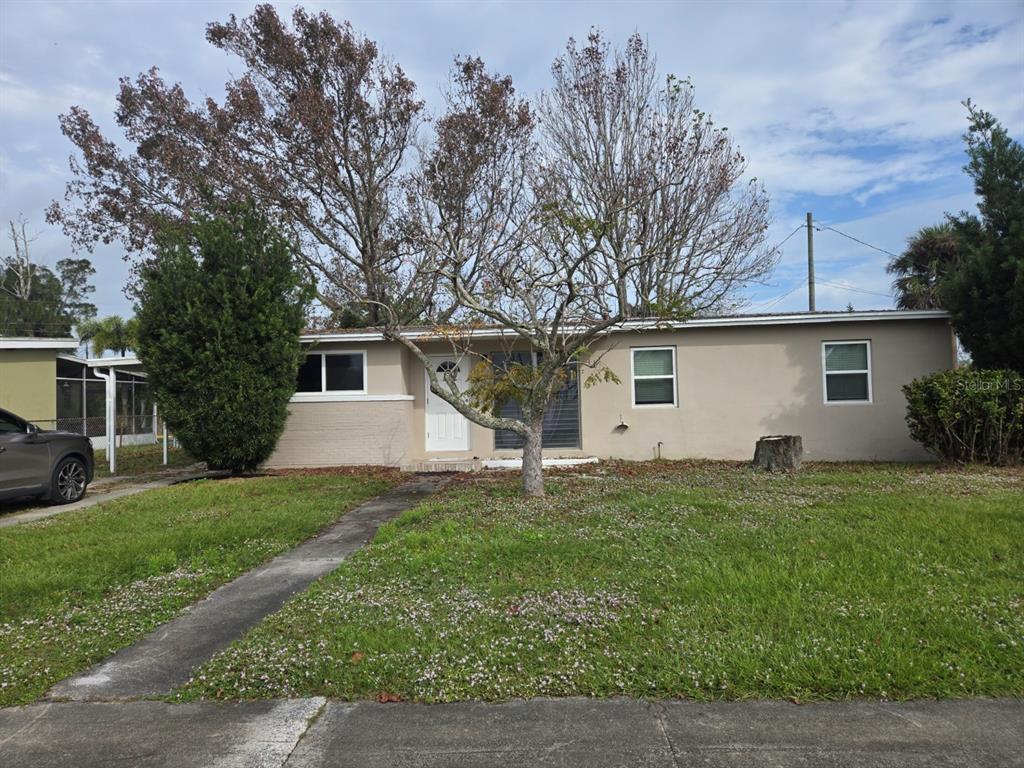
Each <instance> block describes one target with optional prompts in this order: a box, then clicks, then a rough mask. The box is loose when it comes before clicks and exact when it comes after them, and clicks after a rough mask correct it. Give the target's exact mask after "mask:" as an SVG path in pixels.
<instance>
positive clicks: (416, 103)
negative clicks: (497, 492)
mask: <svg viewBox="0 0 1024 768" xmlns="http://www.w3.org/2000/svg"><path fill="white" fill-rule="evenodd" d="M207 37H208V39H209V40H210V41H211V42H212V43H213V44H214V45H217V46H219V47H221V48H223V49H225V50H228V51H230V52H232V53H235V54H237V55H238V56H240V57H241V58H242V59H243V60H244V61H245V63H246V66H247V72H246V73H245V74H244V75H243V76H242V77H240V78H238V79H236V80H233V81H232V82H230V83H229V84H228V86H227V96H226V98H225V100H224V103H223V104H217V103H215V102H213V101H212V100H207V102H206V103H205V105H204V106H203V107H202V108H200V107H197V106H194V105H192V104H191V103H190V102H189V101H188V100H187V99H186V98H185V96H184V93H183V91H182V89H181V87H180V86H177V85H175V86H168V85H166V84H165V83H164V82H163V81H162V80H161V79H160V77H159V75H158V74H157V73H156V71H155V70H152V71H150V72H149V73H146V74H144V75H141V76H140V77H139V78H138V79H137V80H136V81H134V82H132V81H129V80H127V79H124V80H122V83H121V93H120V95H119V109H118V114H117V118H118V122H119V124H120V125H121V126H122V127H123V128H124V130H125V134H126V137H127V138H128V139H129V141H131V142H133V143H134V144H136V145H137V147H138V151H137V153H135V154H134V155H131V156H127V155H124V154H122V153H121V152H119V151H118V149H117V148H116V145H115V144H114V143H113V142H111V141H109V140H107V139H106V138H104V137H103V136H102V135H101V133H100V131H99V129H98V128H97V127H96V125H95V124H94V123H93V121H92V120H91V118H90V117H89V116H88V114H87V113H85V112H84V110H81V109H78V108H73V109H72V110H71V112H70V113H69V114H68V115H66V116H64V117H63V118H62V125H63V128H64V131H65V133H66V134H67V135H68V136H69V138H71V140H72V141H73V142H74V143H75V144H76V145H77V146H78V147H79V149H80V150H81V152H82V158H83V160H82V161H81V162H79V161H73V166H72V170H73V173H74V179H73V180H72V182H71V183H70V184H69V185H68V191H67V196H66V203H65V204H64V205H60V204H56V203H55V204H54V206H53V207H52V208H51V211H50V218H51V220H52V221H59V222H61V223H63V225H64V227H65V230H66V231H67V232H68V233H69V234H70V235H71V236H72V238H73V239H74V241H75V242H76V243H77V244H78V245H89V244H90V243H92V242H94V241H95V240H97V239H105V240H109V239H112V238H115V237H117V238H120V239H122V240H124V241H125V242H126V243H127V244H128V245H129V246H130V247H133V248H135V249H136V250H140V251H144V250H145V249H146V248H147V247H148V245H149V244H150V243H151V242H152V238H153V236H154V234H155V233H156V231H157V230H158V229H159V227H160V226H161V224H162V223H163V222H164V221H165V220H166V218H174V219H183V218H184V219H187V218H188V217H189V215H190V212H191V211H194V210H196V209H197V208H202V207H203V206H204V205H206V204H207V203H208V202H209V200H210V199H211V197H212V198H216V199H240V198H248V199H252V200H254V201H255V202H256V204H257V205H258V206H259V207H260V208H261V209H263V210H264V211H266V212H267V214H268V215H269V216H271V217H273V218H274V219H275V220H276V221H277V223H278V224H279V226H281V227H283V228H284V229H286V231H288V232H289V233H291V236H292V237H293V239H294V241H295V242H296V244H297V246H298V251H299V253H300V256H299V258H300V259H301V261H302V263H303V265H304V266H305V267H306V269H307V270H308V271H309V273H310V274H311V275H312V276H313V277H314V278H315V279H316V281H317V282H318V284H319V287H320V298H321V300H322V301H323V302H324V303H325V304H326V305H327V306H329V307H331V308H334V309H343V308H344V307H346V306H351V305H353V304H360V305H362V306H365V307H366V308H367V309H366V313H367V317H368V322H369V324H370V325H372V326H374V327H377V328H379V329H380V330H381V331H382V332H383V333H384V335H385V336H386V337H387V338H389V339H392V340H394V341H397V342H398V343H401V344H403V345H404V346H405V347H406V348H407V349H408V350H409V351H410V352H411V353H412V354H413V355H414V356H415V357H416V358H417V359H419V360H420V361H422V362H423V363H424V364H425V366H426V371H427V375H428V379H429V381H430V388H431V390H432V391H433V392H434V393H436V394H437V395H438V396H440V397H441V398H443V399H444V400H445V401H447V402H448V403H450V404H451V405H452V406H453V407H454V408H455V409H456V410H457V411H458V412H460V413H462V414H463V415H464V416H466V417H467V418H469V419H470V420H472V421H474V422H476V423H478V424H482V425H484V426H486V427H490V428H493V429H508V430H512V431H513V432H515V433H516V434H518V435H519V436H520V437H521V438H522V440H523V445H524V472H523V478H524V488H525V490H526V492H527V493H530V494H540V493H543V484H542V476H541V448H542V432H543V420H544V414H545V411H546V409H547V408H548V404H549V403H550V402H551V399H552V397H553V396H554V395H555V394H556V393H557V392H558V391H559V390H560V389H561V388H562V387H564V386H565V385H566V382H567V381H568V380H569V378H570V377H573V376H577V377H579V378H580V380H581V381H582V382H583V383H585V384H586V383H592V382H595V381H599V380H614V379H615V377H614V375H613V374H612V373H611V371H609V370H607V369H606V368H604V367H603V366H602V364H601V359H600V355H598V354H594V352H593V349H592V348H593V346H594V343H595V342H596V341H597V340H598V339H599V338H600V337H602V335H604V334H606V333H607V332H609V331H610V330H611V329H614V328H615V327H616V326H618V325H620V324H621V323H623V322H624V321H626V320H628V319H630V318H637V317H650V316H654V315H657V316H659V317H683V316H687V315H689V314H692V313H695V312H716V311H722V310H723V309H727V308H728V307H729V306H730V302H731V301H732V300H733V298H734V295H735V291H736V289H738V288H740V287H741V286H743V285H744V284H746V283H749V282H750V281H752V280H757V279H760V278H761V277H762V276H763V275H764V274H765V273H766V272H767V271H768V270H769V269H770V268H771V266H772V265H773V263H774V260H775V257H776V254H775V253H774V252H773V251H772V250H771V249H768V248H765V247H764V237H765V231H766V228H767V216H768V205H767V197H766V195H765V194H764V192H763V190H762V189H761V188H760V187H759V186H758V185H757V184H756V183H755V182H750V183H748V184H746V185H743V184H742V183H741V180H742V177H743V174H744V170H745V163H744V159H743V157H742V156H741V155H740V154H739V153H738V152H737V151H736V150H735V148H734V146H733V144H732V142H731V141H730V140H729V138H728V135H727V134H726V132H725V130H724V129H718V128H715V127H714V125H713V124H712V122H711V120H710V119H709V118H708V117H707V116H706V115H704V114H703V113H701V112H699V111H697V110H696V109H695V108H694V107H693V90H692V87H691V86H690V84H689V83H688V82H685V81H679V80H676V79H673V78H668V79H666V80H665V81H664V82H663V83H661V82H659V81H658V79H657V71H656V66H655V62H654V59H653V57H652V56H651V55H650V54H649V52H648V51H647V48H646V46H645V45H644V43H643V42H642V40H641V39H640V38H639V37H635V36H634V37H633V38H631V39H630V41H629V43H628V45H627V47H626V49H625V51H623V52H618V51H615V50H613V49H612V48H611V46H609V44H608V43H607V42H606V41H605V40H604V39H603V38H602V37H601V36H600V35H599V34H597V33H594V34H592V35H591V36H590V37H589V38H588V40H587V43H586V44H585V45H583V46H582V47H578V46H577V45H576V44H575V43H574V42H572V41H570V43H569V46H568V48H567V50H566V53H565V54H564V55H563V56H562V57H561V58H559V59H558V60H557V61H556V62H555V65H554V67H553V69H552V73H553V87H552V88H551V90H550V91H549V92H547V93H545V94H543V95H542V96H540V97H539V98H538V99H537V100H536V102H535V104H534V105H532V106H531V105H530V104H529V103H528V102H527V101H524V100H522V99H521V98H519V97H518V96H517V95H516V93H515V90H514V88H513V87H512V83H511V80H510V79H509V78H507V77H500V76H497V75H494V74H491V73H488V72H487V70H486V68H485V67H484V65H483V63H482V62H481V61H479V60H477V59H463V60H458V61H457V62H456V67H455V70H454V72H453V77H452V80H451V85H450V89H449V92H448V94H447V105H446V110H445V111H444V113H443V114H442V115H441V116H440V117H439V119H438V120H437V121H436V124H435V125H434V130H433V131H432V135H431V136H430V138H429V140H427V141H419V140H418V139H422V138H423V137H420V136H418V133H419V128H420V124H421V120H422V118H423V116H422V109H423V104H422V102H421V101H420V100H419V99H418V98H417V97H416V94H415V88H414V86H413V84H412V82H411V81H409V80H408V78H407V77H406V76H405V75H404V73H403V72H402V70H401V69H400V68H399V67H398V66H397V65H395V64H393V63H390V62H387V61H386V60H385V59H383V58H381V56H380V55H379V53H378V51H377V48H376V46H375V45H374V44H373V43H372V42H370V41H368V40H366V39H364V38H361V37H359V36H357V35H356V34H355V33H354V32H353V30H352V29H351V27H350V26H349V25H348V24H338V23H336V22H335V21H334V20H333V19H331V18H330V16H329V15H327V14H325V13H321V14H318V15H315V16H312V15H309V14H307V13H306V12H304V11H302V10H301V9H299V10H296V11H295V12H294V14H293V17H292V28H291V29H289V28H288V27H287V26H286V25H285V24H284V23H283V22H282V21H281V20H280V19H279V18H278V16H277V14H276V12H275V11H274V9H273V8H272V7H270V6H259V7H258V8H257V9H256V11H255V12H254V13H253V14H252V16H250V17H249V18H247V19H244V20H241V21H239V20H237V19H235V18H234V17H232V18H231V19H230V20H229V21H228V22H227V23H225V24H211V25H210V26H209V27H208V33H207ZM411 320H415V321H416V322H418V323H420V324H426V325H428V326H429V327H430V328H431V329H432V331H431V332H430V333H428V334H427V336H426V337H424V336H423V335H422V334H418V335H417V334H412V333H409V332H408V331H407V324H408V323H409V322H410V321H411ZM491 326H493V327H495V328H498V329H500V331H498V337H499V339H500V345H501V346H503V348H504V349H505V351H506V352H507V353H508V354H505V355H502V356H500V359H499V358H495V357H494V356H492V355H488V354H485V353H484V352H483V351H481V347H480V345H479V344H477V343H475V342H476V341H478V337H479V332H480V330H481V329H482V328H484V327H491ZM430 340H433V341H437V340H443V341H445V342H447V343H448V344H450V346H451V348H452V349H453V351H454V352H455V353H456V354H457V355H458V356H459V357H460V358H463V359H465V360H466V364H467V365H471V366H472V368H473V373H472V376H471V384H470V386H469V387H468V389H466V390H465V391H462V390H460V389H459V387H458V385H457V380H456V376H455V373H454V372H453V371H450V370H449V371H447V372H445V371H442V372H441V373H439V372H438V371H436V370H434V369H433V367H432V366H430V365H429V360H428V357H427V355H426V352H425V351H424V350H425V349H426V346H425V341H430ZM513 353H516V354H513ZM517 354H518V355H519V356H518V357H517ZM510 399H511V400H514V401H515V402H516V403H518V405H519V411H520V414H519V415H517V416H515V417H509V416H505V417H502V416H499V415H497V413H498V409H497V406H499V405H501V404H502V403H503V402H506V401H508V400H510Z"/></svg>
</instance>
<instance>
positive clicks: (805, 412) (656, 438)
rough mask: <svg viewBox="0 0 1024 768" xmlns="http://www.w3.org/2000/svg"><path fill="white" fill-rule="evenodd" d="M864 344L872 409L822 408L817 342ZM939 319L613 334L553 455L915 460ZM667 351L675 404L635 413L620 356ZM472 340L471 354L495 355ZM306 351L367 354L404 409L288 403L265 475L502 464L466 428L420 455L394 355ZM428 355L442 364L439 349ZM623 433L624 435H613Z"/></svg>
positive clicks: (416, 393) (406, 370) (373, 375)
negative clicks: (794, 454)
mask: <svg viewBox="0 0 1024 768" xmlns="http://www.w3.org/2000/svg"><path fill="white" fill-rule="evenodd" d="M864 339H867V340H870V341H871V371H872V373H871V376H872V402H871V403H864V404H861V403H858V404H844V405H825V403H824V395H823V379H822V369H821V365H822V363H821V353H822V348H821V345H822V342H824V341H844V340H864ZM950 339H951V336H950V328H949V324H948V322H947V321H945V320H894V321H882V322H877V321H875V322H832V323H816V324H799V325H797V324H792V325H774V326H772V325H765V326H747V327H731V328H721V327H719V328H695V327H690V328H686V329H682V330H676V331H651V332H644V333H624V334H616V335H615V336H613V337H610V338H609V339H607V340H605V341H602V342H599V343H597V344H596V345H595V352H600V353H603V355H604V356H603V358H602V359H603V363H604V364H605V365H608V366H609V367H610V368H612V370H613V371H615V373H616V374H617V375H618V377H619V378H620V379H621V381H622V383H621V384H619V385H616V384H611V383H602V384H598V385H596V386H593V387H591V388H589V389H588V388H581V393H580V399H581V402H580V407H581V439H582V447H581V448H580V449H578V450H574V449H551V450H549V451H546V453H547V455H550V456H581V455H582V456H599V457H618V458H627V459H639V460H643V459H650V458H653V457H654V456H656V455H657V454H658V450H659V448H658V443H659V442H660V443H661V447H660V451H661V456H662V457H664V458H691V457H693V458H715V459H749V458H750V457H751V456H752V455H753V449H754V443H755V442H756V440H757V438H758V437H760V436H762V435H769V434H783V433H784V434H798V435H801V436H802V437H803V442H804V451H805V454H806V457H807V458H808V459H811V460H868V459H878V460H896V461H899V460H919V459H926V458H928V456H927V454H926V453H925V452H924V451H923V450H922V449H921V448H920V446H918V445H917V444H916V443H914V442H913V441H912V440H911V439H910V436H909V434H908V431H907V428H906V423H905V420H904V417H905V412H906V402H905V400H904V397H903V393H902V391H901V387H902V386H903V385H904V384H906V383H908V382H910V381H911V380H913V379H914V378H917V377H919V376H923V375H925V374H928V373H931V372H933V371H937V370H942V369H946V368H949V367H951V366H952V365H953V361H954V357H953V354H952V350H951V344H950ZM640 346H673V347H675V348H676V360H677V403H678V404H677V405H676V406H669V407H664V406H659V407H634V406H633V405H632V394H631V393H632V389H631V388H632V382H631V379H630V349H631V348H632V347H640ZM497 348H498V346H497V345H488V344H486V343H483V342H482V343H481V351H491V350H492V349H497ZM314 349H316V350H318V351H330V350H338V351H341V350H365V351H366V353H367V363H368V367H367V388H368V393H369V395H370V396H371V397H376V396H389V395H391V396H403V397H408V396H412V399H411V400H408V399H406V400H396V401H374V400H370V401H362V402H316V403H309V402H303V403H296V402H293V403H292V404H291V406H290V411H291V415H290V417H289V420H288V424H287V427H286V429H285V433H284V435H283V436H282V438H281V442H280V443H279V445H278V449H277V451H276V452H275V454H274V456H273V457H272V458H271V460H270V461H269V462H268V465H269V466H329V465H332V464H395V465H400V464H403V463H406V464H408V463H412V462H417V461H422V460H424V459H429V458H438V459H442V458H444V459H460V458H506V457H510V456H517V455H519V452H518V451H500V450H495V448H494V434H493V432H492V431H491V430H489V429H486V428H484V427H481V426H479V425H477V424H473V423H470V425H469V428H470V447H469V450H467V451H457V452H456V451H447V452H434V453H430V454H427V452H426V450H425V447H426V436H425V424H426V414H425V411H424V402H425V397H424V395H425V392H426V386H425V377H424V374H423V368H422V366H421V364H420V363H419V361H418V360H417V359H416V358H415V357H414V356H413V355H412V354H410V353H409V352H408V351H406V350H405V349H404V348H402V347H401V346H400V345H398V344H394V343H383V342H368V343H362V344H360V343H351V344H337V343H331V344H319V345H317V346H316V347H315V348H314ZM424 351H426V352H427V353H428V354H446V353H448V354H450V353H451V347H450V346H446V345H444V344H443V343H436V344H427V345H424ZM620 422H624V423H625V424H628V425H629V426H628V428H622V427H620V426H619V425H620Z"/></svg>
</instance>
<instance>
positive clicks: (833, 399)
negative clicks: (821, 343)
mask: <svg viewBox="0 0 1024 768" xmlns="http://www.w3.org/2000/svg"><path fill="white" fill-rule="evenodd" d="M870 377H871V372H870V362H869V359H868V344H867V342H865V341H857V342H849V343H836V344H826V345H825V402H827V403H846V402H858V401H859V402H867V401H869V400H870V399H871V384H870Z"/></svg>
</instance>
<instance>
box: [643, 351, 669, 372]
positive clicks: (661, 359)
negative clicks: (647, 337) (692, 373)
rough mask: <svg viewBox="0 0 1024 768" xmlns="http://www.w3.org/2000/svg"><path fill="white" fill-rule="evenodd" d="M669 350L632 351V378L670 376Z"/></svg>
mask: <svg viewBox="0 0 1024 768" xmlns="http://www.w3.org/2000/svg"><path fill="white" fill-rule="evenodd" d="M672 373H673V371H672V350H671V349H636V350H633V375H634V376H671V375H672Z"/></svg>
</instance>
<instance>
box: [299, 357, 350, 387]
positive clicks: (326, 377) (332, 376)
mask: <svg viewBox="0 0 1024 768" xmlns="http://www.w3.org/2000/svg"><path fill="white" fill-rule="evenodd" d="M295 391H296V392H347V393H349V394H354V395H359V394H366V353H365V352H314V353H311V354H308V355H306V360H305V362H303V363H302V365H300V366H299V374H298V377H297V381H296V386H295Z"/></svg>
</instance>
